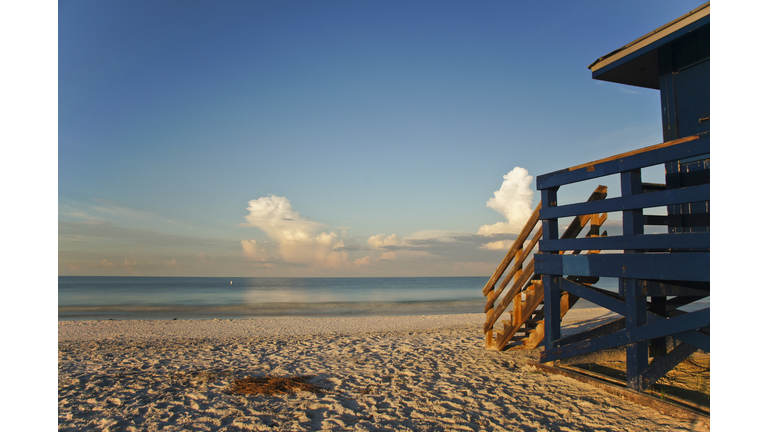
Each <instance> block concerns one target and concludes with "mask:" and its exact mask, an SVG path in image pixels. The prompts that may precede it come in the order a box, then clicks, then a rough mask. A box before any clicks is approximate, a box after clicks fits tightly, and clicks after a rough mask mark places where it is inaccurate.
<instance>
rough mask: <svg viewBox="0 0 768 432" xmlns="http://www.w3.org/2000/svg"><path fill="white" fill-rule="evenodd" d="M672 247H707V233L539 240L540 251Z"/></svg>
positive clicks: (659, 248) (657, 248) (660, 248)
mask: <svg viewBox="0 0 768 432" xmlns="http://www.w3.org/2000/svg"><path fill="white" fill-rule="evenodd" d="M672 248H688V249H709V233H708V232H703V233H680V234H646V235H638V236H610V237H591V238H587V237H581V238H574V239H557V240H541V241H539V251H540V252H556V251H570V250H649V249H656V250H662V249H672Z"/></svg>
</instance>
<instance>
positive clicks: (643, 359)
mask: <svg viewBox="0 0 768 432" xmlns="http://www.w3.org/2000/svg"><path fill="white" fill-rule="evenodd" d="M642 193H643V185H642V178H641V175H640V170H639V169H637V170H632V171H626V172H623V173H621V196H622V197H628V196H630V195H639V194H642ZM622 228H623V234H624V235H625V236H633V235H642V234H644V232H645V225H644V223H643V210H642V209H641V210H625V211H623V212H622ZM624 253H625V254H633V253H635V252H634V251H632V250H625V251H624ZM619 292H620V293H623V294H624V299H625V300H624V301H625V304H626V307H627V313H626V317H627V320H626V323H627V324H626V325H627V333H628V336H629V338H630V339H632V338H633V335H634V330H636V329H637V328H638V327H640V326H643V325H646V324H648V301H647V297H646V296H645V295H644V294H642V292H641V290H640V284H639V281H638V280H636V279H628V278H627V279H625V278H620V279H619ZM646 369H648V342H647V341H643V342H637V343H632V344H629V345H627V387H629V388H630V389H632V390H636V391H643V390H644V388H643V387H644V383H643V373H644V372H645V371H646Z"/></svg>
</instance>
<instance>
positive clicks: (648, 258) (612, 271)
mask: <svg viewBox="0 0 768 432" xmlns="http://www.w3.org/2000/svg"><path fill="white" fill-rule="evenodd" d="M533 259H534V263H535V269H536V273H537V274H541V275H573V276H598V277H615V278H635V279H655V280H669V281H676V280H677V281H695V282H709V253H707V252H700V253H699V252H680V253H647V254H632V255H628V254H592V255H550V254H547V253H538V254H535V255H534V256H533Z"/></svg>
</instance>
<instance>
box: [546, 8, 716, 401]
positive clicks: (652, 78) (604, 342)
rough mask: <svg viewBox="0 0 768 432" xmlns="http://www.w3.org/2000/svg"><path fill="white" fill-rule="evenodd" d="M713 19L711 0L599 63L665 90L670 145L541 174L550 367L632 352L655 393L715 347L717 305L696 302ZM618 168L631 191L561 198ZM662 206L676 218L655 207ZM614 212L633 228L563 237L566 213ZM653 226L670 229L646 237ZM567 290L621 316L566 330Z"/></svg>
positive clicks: (603, 69)
mask: <svg viewBox="0 0 768 432" xmlns="http://www.w3.org/2000/svg"><path fill="white" fill-rule="evenodd" d="M709 17H710V10H709V3H707V4H705V5H703V6H701V7H699V8H697V9H695V10H693V11H691V12H690V13H688V14H686V15H684V16H682V17H680V18H678V19H677V20H674V21H672V22H670V23H669V24H667V25H665V26H663V27H661V28H659V29H656V30H654V31H653V32H651V33H648V34H647V35H645V36H643V37H641V38H639V39H637V40H635V41H633V42H631V43H629V44H627V45H625V46H623V47H621V48H619V49H617V50H615V51H613V52H611V53H609V54H607V55H605V56H603V57H601V58H599V59H598V60H597V61H595V62H594V63H592V64H591V65H590V66H589V68H590V69H591V71H592V77H593V78H594V79H599V80H604V81H611V82H615V83H620V84H626V85H632V86H639V87H645V88H652V89H658V90H660V94H661V109H662V118H663V120H662V127H663V129H664V142H663V143H662V144H658V145H654V146H650V147H646V148H642V149H638V150H635V151H631V152H627V153H624V154H620V155H616V156H612V157H608V158H605V159H602V160H598V161H594V162H589V163H585V164H581V165H578V166H574V167H571V168H567V169H563V170H559V171H555V172H551V173H548V174H544V175H541V176H538V178H537V180H536V187H537V189H538V190H540V191H541V210H540V211H539V219H540V220H541V222H542V231H543V232H542V237H541V241H540V242H539V253H537V254H536V255H535V256H534V267H535V273H536V274H539V275H541V284H542V286H543V292H544V317H545V318H544V351H543V352H542V354H541V359H540V361H541V362H542V363H546V362H551V361H556V360H563V359H570V360H573V358H576V357H579V356H586V355H588V354H592V355H594V353H597V352H600V351H602V350H608V349H613V350H615V349H621V348H625V350H626V364H627V387H628V388H630V389H632V390H637V391H643V390H645V389H647V388H648V387H649V386H651V385H652V384H654V383H655V382H656V380H658V379H659V378H660V377H662V376H664V375H665V374H666V373H667V372H669V371H670V370H671V369H673V368H674V367H675V366H676V365H677V364H679V363H680V362H682V361H683V360H685V359H686V358H687V357H689V356H690V355H691V354H693V353H694V352H696V351H697V350H703V351H707V352H709V350H710V348H709V325H710V315H709V308H703V309H701V308H699V309H698V310H697V308H695V307H690V305H692V303H694V302H696V301H698V300H701V299H705V298H707V297H708V296H709V249H710V243H709V230H710V228H709V199H710V198H709V196H710V195H709V192H710V191H709V151H710V150H709V145H710V144H709V140H710V135H709ZM662 165H663V166H664V168H665V183H663V184H658V183H654V184H651V183H644V182H643V179H642V172H643V171H642V170H643V169H646V168H649V167H654V166H662ZM609 175H617V176H619V177H620V179H621V196H620V197H617V198H606V199H602V200H594V201H587V202H583V203H576V204H568V205H558V199H557V194H558V189H559V188H560V187H561V186H563V185H569V184H573V183H578V182H582V181H586V180H591V179H597V178H600V177H604V176H609ZM651 208H656V209H658V208H662V209H663V208H666V214H644V210H646V209H651ZM606 212H620V213H621V217H622V233H621V235H613V236H595V237H587V238H560V237H559V233H558V231H559V227H558V221H559V220H560V219H561V218H570V217H574V216H578V215H588V214H601V213H606ZM646 226H663V227H666V229H665V230H664V231H665V232H663V233H656V234H646V233H645V227H646ZM584 250H587V251H588V250H600V251H608V252H607V253H606V252H604V253H599V254H598V253H595V254H579V251H584ZM590 278H591V279H592V280H597V278H618V280H619V290H618V293H616V292H613V291H609V290H606V289H601V288H598V287H597V286H595V285H593V284H591V283H588V282H584V281H589V280H590ZM563 295H566V296H568V295H570V296H574V297H579V298H583V299H586V300H588V301H590V302H592V303H595V304H597V305H599V306H601V307H604V308H606V309H609V310H611V311H613V312H616V313H617V314H619V315H620V316H621V318H618V319H616V320H614V321H612V322H609V323H607V324H604V325H602V326H599V327H597V328H594V329H592V330H589V331H586V332H582V333H578V334H575V335H570V336H568V337H562V336H561V327H560V319H559V317H560V316H561V302H562V298H563ZM687 305H688V307H687V308H685V309H686V310H682V309H681V308H682V307H685V306H687ZM651 360H652V361H651Z"/></svg>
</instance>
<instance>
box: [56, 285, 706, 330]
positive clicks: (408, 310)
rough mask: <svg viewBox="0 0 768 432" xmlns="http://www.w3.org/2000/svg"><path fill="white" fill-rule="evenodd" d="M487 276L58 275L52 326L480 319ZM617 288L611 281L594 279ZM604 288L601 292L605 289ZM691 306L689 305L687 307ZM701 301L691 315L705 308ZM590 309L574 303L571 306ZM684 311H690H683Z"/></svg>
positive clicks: (586, 304)
mask: <svg viewBox="0 0 768 432" xmlns="http://www.w3.org/2000/svg"><path fill="white" fill-rule="evenodd" d="M486 282H488V278H487V277H484V276H483V277H384V278H382V277H374V278H208V277H205V278H202V277H101V276H59V290H58V294H59V295H58V307H59V320H104V319H174V318H178V319H212V318H220V319H234V318H272V317H281V316H293V317H296V316H305V317H342V316H404V315H440V314H459V313H482V312H483V310H484V307H485V297H483V294H482V290H483V287H484V286H485V284H486ZM601 282H603V284H599V285H600V286H601V287H603V288H606V289H608V290H611V291H616V290H617V289H618V280H616V279H610V280H605V281H601ZM605 284H607V286H606V285H605ZM690 306H693V305H690ZM708 306H709V302H708V298H707V299H706V301H704V302H697V304H696V305H695V307H693V308H692V309H698V308H701V307H708ZM584 307H595V305H594V304H593V303H590V302H588V301H586V300H583V299H582V300H579V301H578V303H576V305H575V308H584ZM686 309H690V307H687V308H686Z"/></svg>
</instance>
